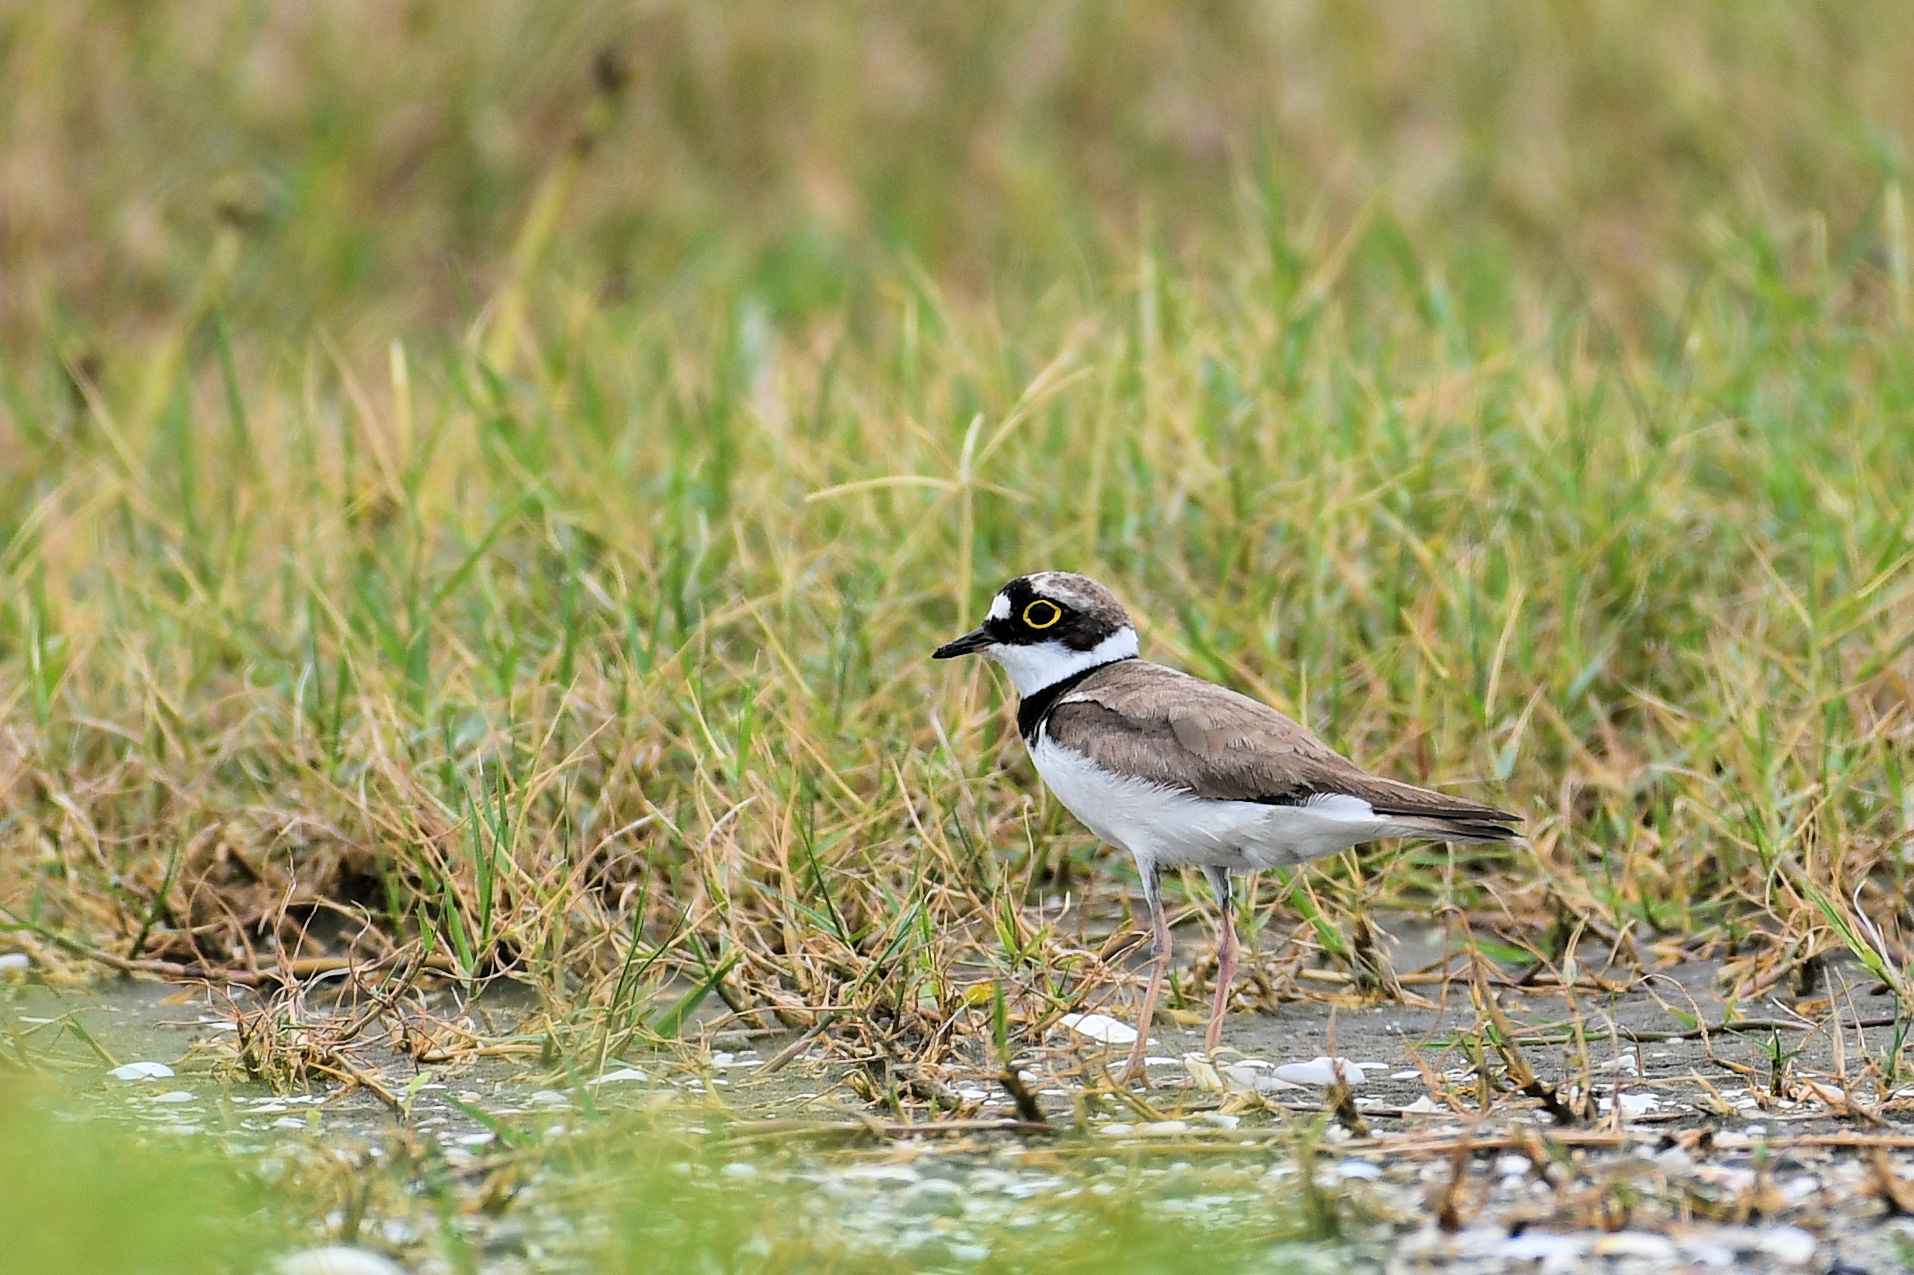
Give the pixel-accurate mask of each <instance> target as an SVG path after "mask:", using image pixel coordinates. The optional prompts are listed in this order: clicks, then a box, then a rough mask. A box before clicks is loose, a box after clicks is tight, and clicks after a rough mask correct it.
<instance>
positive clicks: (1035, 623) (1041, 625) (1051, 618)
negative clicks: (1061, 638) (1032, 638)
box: [1023, 598, 1063, 629]
mask: <svg viewBox="0 0 1914 1275" xmlns="http://www.w3.org/2000/svg"><path fill="white" fill-rule="evenodd" d="M1038 607H1049V608H1050V614H1048V615H1046V616H1044V617H1043V619H1041V620H1039V619H1038V618H1037V616H1038V614H1039V612H1038V610H1037V608H1038ZM1062 618H1063V608H1062V607H1060V606H1058V605H1057V604H1056V603H1054V602H1052V601H1051V600H1050V599H1049V598H1038V599H1037V600H1036V601H1035V602H1032V603H1031V604H1030V605H1029V606H1027V607H1025V608H1024V609H1023V622H1024V623H1025V624H1027V625H1029V626H1030V627H1031V628H1033V629H1047V628H1049V627H1050V626H1051V625H1053V624H1055V623H1056V622H1057V621H1058V620H1061V619H1062Z"/></svg>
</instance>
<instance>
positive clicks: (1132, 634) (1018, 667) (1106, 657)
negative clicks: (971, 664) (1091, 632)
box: [984, 624, 1137, 697]
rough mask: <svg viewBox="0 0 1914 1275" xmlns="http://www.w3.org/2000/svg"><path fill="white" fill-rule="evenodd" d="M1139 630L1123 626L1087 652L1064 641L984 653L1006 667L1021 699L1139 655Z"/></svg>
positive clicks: (1002, 646) (999, 645) (998, 648)
mask: <svg viewBox="0 0 1914 1275" xmlns="http://www.w3.org/2000/svg"><path fill="white" fill-rule="evenodd" d="M1136 651H1137V646H1136V630H1135V629H1133V628H1131V627H1130V626H1129V625H1127V624H1126V625H1124V626H1123V627H1122V628H1120V629H1118V630H1117V631H1116V632H1115V633H1112V634H1111V635H1110V636H1109V637H1107V638H1104V639H1103V640H1102V641H1101V642H1099V643H1097V644H1096V645H1095V646H1093V647H1091V648H1090V649H1089V650H1087V651H1073V650H1071V649H1070V648H1069V647H1067V646H1065V645H1064V644H1063V643H1061V642H1055V641H1052V642H1039V643H1037V644H1036V645H1034V646H1007V645H1005V644H1004V643H1002V642H999V643H997V644H996V645H994V646H991V647H989V648H988V649H986V650H985V651H984V654H985V655H988V656H989V657H990V658H991V659H993V660H995V661H997V663H999V664H1001V665H1003V670H1004V672H1006V673H1008V674H1010V682H1011V685H1013V686H1015V687H1016V688H1017V694H1018V696H1019V697H1022V696H1026V695H1034V694H1035V693H1036V692H1038V691H1040V690H1042V689H1043V688H1044V687H1046V686H1052V685H1054V684H1056V683H1058V682H1061V681H1062V680H1063V679H1064V678H1066V677H1069V676H1070V675H1071V674H1072V673H1081V672H1083V670H1085V669H1090V668H1095V667H1096V666H1097V665H1099V664H1108V663H1109V662H1110V661H1111V660H1122V659H1128V658H1129V657H1130V656H1133V655H1135V654H1136Z"/></svg>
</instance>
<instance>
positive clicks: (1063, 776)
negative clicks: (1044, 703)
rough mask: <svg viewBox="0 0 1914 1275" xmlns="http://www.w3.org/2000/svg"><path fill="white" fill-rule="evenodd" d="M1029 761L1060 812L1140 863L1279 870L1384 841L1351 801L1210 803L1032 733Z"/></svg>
mask: <svg viewBox="0 0 1914 1275" xmlns="http://www.w3.org/2000/svg"><path fill="white" fill-rule="evenodd" d="M1030 758H1031V760H1032V761H1033V762H1035V763H1036V766H1037V774H1038V775H1039V776H1040V777H1041V778H1042V779H1043V782H1044V785H1045V786H1046V787H1048V788H1049V789H1050V791H1051V792H1053V793H1055V794H1056V796H1057V800H1058V801H1061V802H1062V803H1063V806H1064V809H1066V810H1068V811H1069V812H1070V813H1071V814H1073V815H1075V816H1076V817H1077V818H1078V819H1080V820H1082V821H1083V824H1084V826H1085V827H1087V828H1089V829H1090V831H1091V832H1094V833H1096V834H1097V836H1099V837H1101V838H1102V839H1103V840H1105V841H1108V842H1109V843H1110V844H1112V845H1114V846H1117V847H1119V848H1121V849H1124V850H1128V851H1129V852H1130V853H1131V854H1133V855H1135V856H1136V858H1137V859H1138V860H1139V861H1141V862H1146V863H1156V864H1161V865H1163V866H1165V867H1174V866H1176V865H1178V864H1185V863H1188V864H1204V865H1210V866H1215V867H1221V868H1227V869H1229V870H1230V871H1233V872H1242V871H1248V870H1250V869H1253V868H1274V867H1284V866H1286V865H1289V864H1294V863H1301V862H1302V861H1303V860H1305V859H1315V858H1320V857H1321V856H1323V855H1326V854H1335V853H1336V852H1337V851H1339V850H1347V849H1348V848H1349V847H1350V846H1356V845H1361V844H1362V843H1363V842H1365V841H1373V840H1375V839H1376V838H1377V837H1380V836H1388V835H1389V833H1388V831H1387V829H1388V826H1389V825H1388V821H1387V820H1385V819H1380V818H1378V817H1377V816H1376V815H1375V813H1374V812H1373V811H1372V810H1371V809H1370V808H1369V803H1368V802H1366V801H1363V800H1361V799H1360V798H1356V797H1347V796H1329V797H1321V798H1316V799H1313V800H1311V801H1309V802H1307V803H1305V804H1302V805H1297V806H1275V805H1268V804H1266V803H1264V802H1260V801H1213V800H1210V799H1208V798H1203V797H1195V796H1192V795H1190V794H1189V793H1188V792H1186V791H1184V790H1182V789H1179V788H1172V787H1169V786H1167V785H1164V784H1157V783H1151V782H1150V781H1148V780H1144V779H1137V778H1133V777H1131V776H1126V775H1115V774H1111V773H1110V772H1108V771H1105V770H1100V769H1098V768H1097V767H1095V766H1093V765H1091V764H1090V762H1089V761H1088V760H1087V759H1086V758H1085V757H1084V756H1083V755H1082V754H1081V753H1076V752H1072V751H1071V750H1069V749H1067V748H1062V747H1060V746H1058V745H1057V744H1056V743H1054V742H1052V741H1051V739H1050V737H1049V735H1048V734H1045V733H1043V732H1039V733H1038V736H1037V743H1036V746H1035V747H1033V748H1032V749H1031V750H1030Z"/></svg>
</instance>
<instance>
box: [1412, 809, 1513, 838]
mask: <svg viewBox="0 0 1914 1275" xmlns="http://www.w3.org/2000/svg"><path fill="white" fill-rule="evenodd" d="M1389 823H1390V832H1389V835H1390V836H1394V837H1420V838H1426V839H1427V840H1430V841H1513V840H1514V839H1515V838H1516V836H1517V835H1518V834H1517V832H1516V831H1515V829H1514V828H1512V827H1510V826H1509V825H1508V824H1504V823H1497V822H1495V821H1494V820H1491V819H1480V818H1461V819H1455V818H1443V817H1441V816H1436V815H1412V816H1406V817H1405V816H1401V815H1398V816H1396V817H1395V818H1392V819H1391V820H1390V821H1389Z"/></svg>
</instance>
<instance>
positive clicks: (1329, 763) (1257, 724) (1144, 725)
mask: <svg viewBox="0 0 1914 1275" xmlns="http://www.w3.org/2000/svg"><path fill="white" fill-rule="evenodd" d="M1044 729H1045V732H1046V733H1047V734H1048V735H1049V736H1050V738H1051V739H1053V740H1054V741H1056V742H1057V743H1058V744H1059V745H1061V746H1063V747H1065V748H1068V749H1070V750H1072V751H1074V752H1079V753H1083V754H1086V755H1087V756H1089V758H1090V759H1091V760H1092V761H1094V762H1095V763H1096V764H1097V765H1099V766H1102V767H1104V768H1106V769H1109V770H1115V771H1119V772H1122V773H1124V774H1129V775H1136V776H1139V777H1141V778H1144V779H1149V780H1152V781H1154V782H1157V783H1163V784H1171V785H1174V786H1176V787H1179V788H1186V789H1188V790H1190V791H1191V792H1193V793H1195V794H1196V795H1197V796H1200V797H1211V798H1215V799H1218V800H1224V801H1260V802H1267V803H1269V804H1271V805H1299V804H1301V803H1302V802H1305V801H1307V800H1309V799H1310V798H1311V797H1315V796H1319V795H1324V794H1329V793H1346V794H1348V795H1349V796H1352V797H1360V798H1362V799H1363V800H1364V801H1367V802H1368V803H1369V804H1370V806H1371V807H1372V808H1373V809H1374V810H1375V812H1376V813H1377V814H1378V815H1386V816H1409V817H1415V818H1426V819H1437V820H1452V821H1456V822H1458V823H1464V824H1469V825H1500V824H1512V823H1516V822H1519V820H1518V818H1517V816H1515V815H1512V814H1509V813H1507V812H1506V811H1501V810H1497V809H1495V808H1494V807H1492V806H1484V805H1480V804H1478V803H1476V802H1473V801H1465V800H1463V799H1461V798H1459V797H1451V796H1449V795H1448V794H1446V793H1439V792H1432V791H1430V790H1429V789H1427V788H1418V787H1416V786H1415V785H1414V784H1404V783H1398V782H1396V781H1395V780H1393V779H1384V778H1382V777H1381V776H1379V775H1372V774H1370V773H1369V772H1368V771H1366V770H1364V769H1362V767H1360V766H1358V765H1356V763H1354V762H1352V761H1350V760H1349V759H1348V758H1347V757H1344V756H1342V755H1341V754H1340V753H1337V752H1335V751H1334V750H1333V749H1331V748H1330V747H1329V746H1328V745H1327V744H1324V743H1323V742H1322V741H1321V740H1319V739H1317V738H1316V737H1315V736H1314V735H1311V734H1310V733H1309V732H1308V731H1306V730H1304V729H1303V728H1302V727H1301V726H1300V725H1298V724H1297V723H1295V722H1293V721H1291V720H1290V719H1289V718H1287V717H1285V716H1283V715H1282V714H1281V713H1279V712H1277V711H1276V710H1275V709H1273V708H1271V707H1269V706H1268V705H1267V704H1263V703H1259V702H1258V701H1256V700H1253V699H1250V698H1249V697H1248V696H1246V695H1239V694H1237V693H1236V692H1235V691H1232V690H1230V689H1229V688H1227V687H1223V686H1217V685H1215V684H1214V683H1211V682H1205V681H1202V680H1201V679H1199V678H1194V677H1191V676H1190V675H1189V674H1187V673H1180V672H1178V671H1177V670H1175V669H1171V668H1165V667H1163V666H1162V665H1161V664H1151V663H1148V662H1146V661H1143V660H1124V661H1122V662H1120V663H1117V664H1111V665H1108V666H1106V667H1104V668H1101V669H1098V670H1097V671H1096V672H1094V673H1092V674H1091V675H1090V676H1089V677H1087V678H1085V679H1084V680H1083V681H1082V682H1080V683H1078V684H1077V685H1076V686H1075V687H1073V688H1071V689H1070V690H1069V691H1068V692H1067V693H1066V694H1064V695H1063V697H1062V698H1061V699H1059V700H1058V701H1057V704H1056V706H1055V707H1054V708H1052V709H1051V711H1050V715H1049V717H1048V718H1047V719H1046V720H1045V723H1044ZM1484 830H1487V829H1486V828H1485V829H1484ZM1500 832H1501V835H1504V836H1506V835H1508V832H1507V830H1506V829H1502V830H1500Z"/></svg>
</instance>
